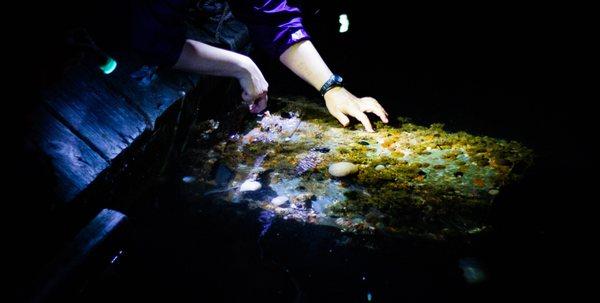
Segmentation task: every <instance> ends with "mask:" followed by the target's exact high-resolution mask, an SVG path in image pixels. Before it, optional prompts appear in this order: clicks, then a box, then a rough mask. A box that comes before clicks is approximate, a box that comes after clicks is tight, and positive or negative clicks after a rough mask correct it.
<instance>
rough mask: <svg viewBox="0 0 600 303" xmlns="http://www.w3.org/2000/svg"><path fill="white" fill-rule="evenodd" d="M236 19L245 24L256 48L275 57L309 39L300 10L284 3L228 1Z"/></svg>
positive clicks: (276, 0)
mask: <svg viewBox="0 0 600 303" xmlns="http://www.w3.org/2000/svg"><path fill="white" fill-rule="evenodd" d="M228 2H229V4H230V6H231V10H232V12H233V14H234V16H235V17H236V18H238V19H239V20H240V21H242V22H244V23H245V24H246V25H247V26H248V30H249V31H250V37H251V38H252V41H253V42H254V43H255V45H256V46H258V47H260V48H262V49H264V50H265V51H267V53H269V54H270V55H271V56H273V57H276V58H278V57H279V56H280V55H281V54H282V53H283V52H284V51H285V50H286V49H288V48H289V47H290V46H292V45H293V44H295V43H297V42H300V41H302V40H308V39H310V36H309V35H308V33H307V32H306V30H304V26H303V25H302V17H301V12H300V9H298V8H297V7H292V6H289V5H288V3H287V1H286V0H229V1H228Z"/></svg>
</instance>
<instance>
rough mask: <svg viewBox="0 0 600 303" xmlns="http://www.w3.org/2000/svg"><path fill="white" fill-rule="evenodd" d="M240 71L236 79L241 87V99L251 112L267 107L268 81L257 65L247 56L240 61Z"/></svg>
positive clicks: (260, 110)
mask: <svg viewBox="0 0 600 303" xmlns="http://www.w3.org/2000/svg"><path fill="white" fill-rule="evenodd" d="M241 67H242V69H241V72H240V73H239V75H238V77H237V79H238V81H239V82H240V86H241V87H242V99H243V100H244V102H246V104H248V108H249V109H250V112H252V113H255V114H256V113H260V112H262V111H263V110H265V108H267V100H268V96H267V92H268V90H269V83H267V80H265V77H263V75H262V73H261V72H260V69H258V66H256V64H255V63H254V62H253V61H252V59H250V58H248V57H244V60H243V62H242V63H241Z"/></svg>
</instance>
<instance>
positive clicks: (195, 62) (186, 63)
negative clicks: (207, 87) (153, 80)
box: [174, 40, 249, 78]
mask: <svg viewBox="0 0 600 303" xmlns="http://www.w3.org/2000/svg"><path fill="white" fill-rule="evenodd" d="M248 60H249V59H248V57H246V56H244V55H240V54H237V53H234V52H231V51H228V50H225V49H220V48H216V47H213V46H210V45H208V44H205V43H202V42H198V41H195V40H187V41H186V42H185V45H184V46H183V50H182V52H181V55H180V57H179V60H177V63H176V64H175V66H174V68H176V69H179V70H184V71H190V72H195V73H199V74H205V75H211V76H224V77H235V78H240V77H241V74H242V73H243V72H244V69H245V68H246V66H245V65H247V61H248Z"/></svg>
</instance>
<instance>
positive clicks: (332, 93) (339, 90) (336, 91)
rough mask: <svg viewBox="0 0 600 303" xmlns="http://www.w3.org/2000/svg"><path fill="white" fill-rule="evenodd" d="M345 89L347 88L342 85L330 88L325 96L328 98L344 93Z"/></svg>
mask: <svg viewBox="0 0 600 303" xmlns="http://www.w3.org/2000/svg"><path fill="white" fill-rule="evenodd" d="M344 90H345V88H343V87H341V86H336V87H332V88H331V89H330V90H328V91H327V92H326V93H325V94H324V95H323V98H325V99H328V98H331V97H333V96H336V95H339V94H341V93H343V92H344Z"/></svg>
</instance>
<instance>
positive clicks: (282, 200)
mask: <svg viewBox="0 0 600 303" xmlns="http://www.w3.org/2000/svg"><path fill="white" fill-rule="evenodd" d="M289 200H290V199H288V197H286V196H277V197H275V198H273V199H272V200H271V204H273V205H275V206H281V205H283V204H285V203H287V201H289Z"/></svg>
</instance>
